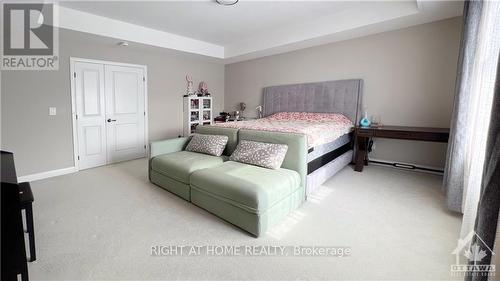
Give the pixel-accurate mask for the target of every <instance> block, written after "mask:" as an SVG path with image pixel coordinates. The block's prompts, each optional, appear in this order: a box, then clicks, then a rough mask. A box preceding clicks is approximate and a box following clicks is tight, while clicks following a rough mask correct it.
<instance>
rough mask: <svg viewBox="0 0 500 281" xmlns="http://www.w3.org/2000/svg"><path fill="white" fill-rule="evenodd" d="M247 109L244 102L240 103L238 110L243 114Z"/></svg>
mask: <svg viewBox="0 0 500 281" xmlns="http://www.w3.org/2000/svg"><path fill="white" fill-rule="evenodd" d="M246 108H247V104H246V103H244V102H240V110H241V111H242V112H243V111H245V109H246Z"/></svg>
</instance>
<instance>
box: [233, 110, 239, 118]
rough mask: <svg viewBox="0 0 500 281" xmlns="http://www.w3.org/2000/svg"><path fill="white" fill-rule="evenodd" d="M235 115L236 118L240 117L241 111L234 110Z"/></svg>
mask: <svg viewBox="0 0 500 281" xmlns="http://www.w3.org/2000/svg"><path fill="white" fill-rule="evenodd" d="M233 117H234V119H235V120H238V119H240V112H239V111H238V110H236V111H234V112H233Z"/></svg>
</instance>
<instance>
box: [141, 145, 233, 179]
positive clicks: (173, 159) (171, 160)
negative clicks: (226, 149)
mask: <svg viewBox="0 0 500 281" xmlns="http://www.w3.org/2000/svg"><path fill="white" fill-rule="evenodd" d="M223 162H224V158H223V157H217V156H212V155H207V154H202V153H196V152H191V151H179V152H174V153H169V154H163V155H159V156H156V157H155V158H153V159H152V160H151V168H152V169H153V171H156V172H158V173H160V174H163V175H165V176H167V177H171V178H172V179H174V180H178V181H180V182H183V183H186V184H189V177H190V176H191V173H193V172H194V171H196V170H199V169H205V168H211V167H213V166H217V165H220V164H222V163H223Z"/></svg>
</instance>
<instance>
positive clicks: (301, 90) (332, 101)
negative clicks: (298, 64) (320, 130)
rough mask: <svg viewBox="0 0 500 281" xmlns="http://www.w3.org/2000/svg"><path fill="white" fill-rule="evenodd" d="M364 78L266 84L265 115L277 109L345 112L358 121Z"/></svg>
mask: <svg viewBox="0 0 500 281" xmlns="http://www.w3.org/2000/svg"><path fill="white" fill-rule="evenodd" d="M362 92H363V80H362V79H349V80H336V81H325V82H315V83H305V84H293V85H282V86H271V87H266V88H264V116H268V115H271V114H273V113H276V112H327V113H342V114H344V115H345V116H346V117H347V118H349V119H350V120H351V121H353V122H354V123H355V124H356V123H357V122H358V121H359V119H360V116H361V100H362Z"/></svg>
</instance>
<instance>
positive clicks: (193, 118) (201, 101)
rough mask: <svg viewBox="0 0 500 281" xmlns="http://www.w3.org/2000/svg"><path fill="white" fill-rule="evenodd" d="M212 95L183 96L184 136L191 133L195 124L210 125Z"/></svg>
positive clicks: (211, 118)
mask: <svg viewBox="0 0 500 281" xmlns="http://www.w3.org/2000/svg"><path fill="white" fill-rule="evenodd" d="M212 107H213V104H212V97H197V96H193V97H184V136H185V137H186V136H189V135H192V134H193V133H194V132H195V130H196V126H203V125H212V124H213V122H214V118H213V117H212Z"/></svg>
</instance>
